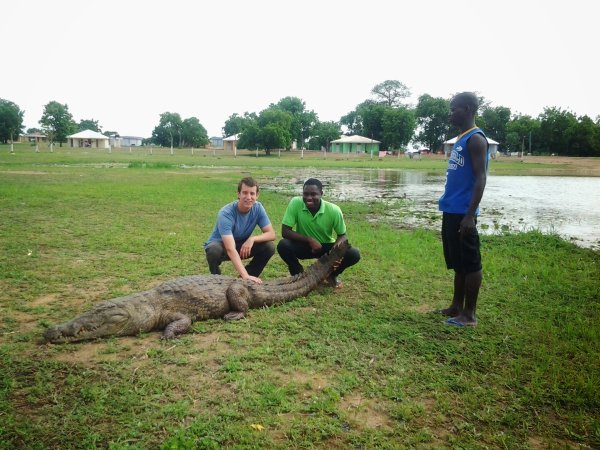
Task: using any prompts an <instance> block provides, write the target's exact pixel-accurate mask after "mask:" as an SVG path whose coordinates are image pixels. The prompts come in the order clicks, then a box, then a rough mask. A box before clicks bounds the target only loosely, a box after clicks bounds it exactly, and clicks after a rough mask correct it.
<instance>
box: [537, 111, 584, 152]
mask: <svg viewBox="0 0 600 450" xmlns="http://www.w3.org/2000/svg"><path fill="white" fill-rule="evenodd" d="M539 119H540V141H541V142H540V147H541V150H542V151H543V152H547V153H553V154H555V155H568V156H573V154H572V149H571V148H570V145H569V144H570V139H571V137H572V136H573V134H574V130H575V129H576V127H577V118H576V117H575V114H573V113H572V112H570V111H566V110H563V109H560V108H556V107H552V108H544V112H543V113H542V114H540V116H539Z"/></svg>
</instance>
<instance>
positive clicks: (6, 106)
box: [0, 98, 25, 144]
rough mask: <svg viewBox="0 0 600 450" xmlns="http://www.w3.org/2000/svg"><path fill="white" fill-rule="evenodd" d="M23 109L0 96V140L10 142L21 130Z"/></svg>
mask: <svg viewBox="0 0 600 450" xmlns="http://www.w3.org/2000/svg"><path fill="white" fill-rule="evenodd" d="M23 114H25V112H24V111H21V109H20V108H19V107H18V106H17V105H16V104H15V103H13V102H11V101H9V100H4V99H3V98H0V142H3V143H5V144H6V143H7V142H8V141H9V140H10V141H11V142H12V141H14V140H15V138H18V137H19V134H21V131H22V130H23Z"/></svg>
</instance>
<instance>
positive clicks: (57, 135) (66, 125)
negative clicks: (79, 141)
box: [39, 101, 77, 147]
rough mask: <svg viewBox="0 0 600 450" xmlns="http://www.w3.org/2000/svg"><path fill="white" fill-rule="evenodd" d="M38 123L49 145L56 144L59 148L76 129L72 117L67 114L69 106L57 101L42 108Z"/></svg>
mask: <svg viewBox="0 0 600 450" xmlns="http://www.w3.org/2000/svg"><path fill="white" fill-rule="evenodd" d="M39 123H40V125H41V126H42V129H43V130H44V132H45V133H46V136H48V140H49V141H50V142H51V143H54V142H58V143H59V144H60V146H61V147H62V144H63V142H67V136H68V135H69V134H71V133H73V132H74V131H75V130H76V129H77V125H76V124H75V122H74V121H73V116H72V115H71V113H70V112H69V106H68V105H66V104H65V105H63V104H61V103H58V102H57V101H51V102H50V103H48V104H47V105H46V106H44V112H43V113H42V118H41V119H40V122H39Z"/></svg>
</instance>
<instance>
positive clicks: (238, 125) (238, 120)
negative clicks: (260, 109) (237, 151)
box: [223, 112, 257, 136]
mask: <svg viewBox="0 0 600 450" xmlns="http://www.w3.org/2000/svg"><path fill="white" fill-rule="evenodd" d="M256 118H257V116H256V113H248V112H245V113H244V115H243V116H240V115H238V114H237V113H234V114H232V115H231V116H229V118H228V119H227V120H226V121H225V126H224V127H223V136H233V135H234V134H240V133H241V132H242V131H243V130H244V128H245V127H246V126H247V125H249V124H250V123H251V122H253V121H256Z"/></svg>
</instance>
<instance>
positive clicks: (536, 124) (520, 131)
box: [506, 115, 540, 152]
mask: <svg viewBox="0 0 600 450" xmlns="http://www.w3.org/2000/svg"><path fill="white" fill-rule="evenodd" d="M539 133H540V121H539V120H538V119H534V118H532V117H531V116H527V115H518V116H514V117H513V118H512V119H511V120H510V121H509V122H508V124H507V125H506V148H507V149H508V150H510V151H513V152H520V151H525V149H527V150H529V141H530V139H531V144H532V146H531V151H532V152H537V151H539V145H540V139H539Z"/></svg>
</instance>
